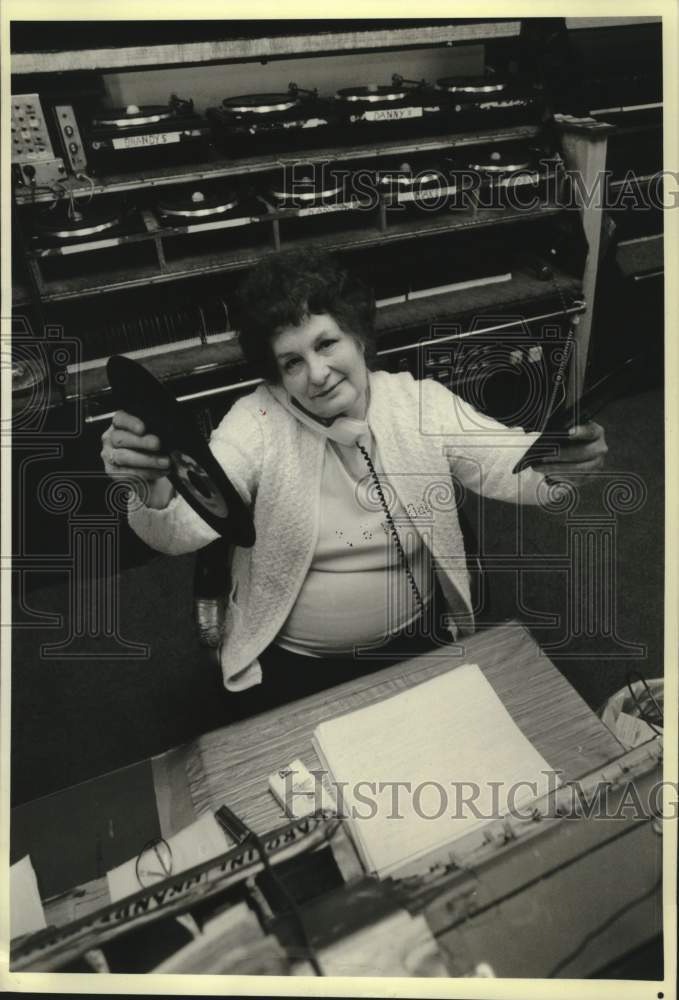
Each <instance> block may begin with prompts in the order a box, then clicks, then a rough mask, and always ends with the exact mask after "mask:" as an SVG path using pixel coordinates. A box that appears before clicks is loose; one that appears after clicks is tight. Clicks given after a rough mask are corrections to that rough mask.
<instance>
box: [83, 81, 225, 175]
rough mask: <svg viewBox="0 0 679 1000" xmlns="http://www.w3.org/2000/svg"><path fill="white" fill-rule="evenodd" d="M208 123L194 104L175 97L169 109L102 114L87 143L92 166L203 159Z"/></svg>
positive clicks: (144, 108) (131, 109) (132, 106)
mask: <svg viewBox="0 0 679 1000" xmlns="http://www.w3.org/2000/svg"><path fill="white" fill-rule="evenodd" d="M208 135H209V128H208V126H207V123H206V122H205V121H204V120H203V119H202V118H201V117H200V115H198V114H196V113H195V112H194V110H193V101H186V100H182V99H181V98H179V97H176V96H175V95H174V94H173V95H172V97H171V98H170V101H169V103H168V104H166V105H150V106H148V105H147V106H139V105H136V104H130V105H128V106H127V107H125V108H110V109H103V110H101V111H99V112H98V113H97V114H96V115H95V116H94V117H93V119H92V121H91V124H90V127H89V129H88V130H87V131H86V133H85V137H84V141H85V145H86V147H87V150H88V152H89V154H90V156H91V161H92V163H93V164H95V165H96V166H99V167H105V168H106V169H111V170H115V169H119V168H120V169H122V168H124V167H125V166H127V167H129V166H133V165H137V166H138V165H140V164H144V165H151V164H153V163H156V164H158V163H167V162H168V160H171V161H172V162H177V161H186V160H187V159H188V160H191V159H200V158H201V156H202V155H204V153H205V149H206V145H207V143H206V138H207V136H208Z"/></svg>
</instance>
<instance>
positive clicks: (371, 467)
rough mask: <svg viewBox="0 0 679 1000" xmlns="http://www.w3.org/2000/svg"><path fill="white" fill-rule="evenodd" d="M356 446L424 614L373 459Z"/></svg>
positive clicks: (361, 446) (421, 601)
mask: <svg viewBox="0 0 679 1000" xmlns="http://www.w3.org/2000/svg"><path fill="white" fill-rule="evenodd" d="M356 447H357V448H358V450H359V451H360V452H361V454H362V455H363V458H364V459H365V461H366V463H367V466H368V469H369V470H370V475H371V477H372V480H373V483H374V484H375V489H376V490H377V495H378V497H379V499H380V503H381V505H382V508H383V510H384V513H385V515H386V518H387V524H388V525H389V530H390V531H391V534H392V537H393V539H394V542H395V543H396V549H397V551H398V554H399V558H400V560H401V564H402V566H403V569H404V570H405V573H406V576H407V577H408V582H409V583H410V586H411V588H412V591H413V594H414V595H415V600H416V601H417V604H418V606H419V608H420V612H421V614H422V615H423V616H424V615H425V613H426V607H425V603H424V601H423V599H422V594H421V593H420V589H419V587H418V586H417V583H416V582H415V577H414V576H413V573H412V570H411V568H410V563H409V562H408V557H407V555H406V553H405V549H404V548H403V544H402V542H401V539H400V537H399V534H398V531H397V530H396V525H395V524H394V519H393V517H392V516H391V511H390V510H389V505H388V503H387V501H386V498H385V496H384V491H383V489H382V484H381V483H380V480H379V477H378V475H377V470H376V469H375V466H374V464H373V460H372V459H371V457H370V455H369V453H368V450H367V448H365V447H364V446H363V445H362V444H359V443H358V442H357V444H356Z"/></svg>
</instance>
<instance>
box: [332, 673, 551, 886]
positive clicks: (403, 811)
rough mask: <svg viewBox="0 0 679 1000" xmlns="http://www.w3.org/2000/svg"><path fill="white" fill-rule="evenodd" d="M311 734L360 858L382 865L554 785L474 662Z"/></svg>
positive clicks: (387, 869)
mask: <svg viewBox="0 0 679 1000" xmlns="http://www.w3.org/2000/svg"><path fill="white" fill-rule="evenodd" d="M314 744H315V746H316V750H317V752H318V754H319V757H320V759H321V761H322V762H323V764H324V766H325V767H326V768H327V770H328V772H329V774H330V775H331V781H332V780H334V782H335V787H336V794H337V798H338V806H339V811H340V814H342V815H344V816H345V817H346V818H347V819H348V823H349V829H350V831H351V834H352V836H353V838H354V841H355V843H356V846H357V849H358V851H359V854H360V855H361V858H362V860H363V863H364V865H365V867H366V869H367V870H368V871H371V872H376V873H377V874H379V875H387V874H389V873H391V872H393V871H394V870H395V869H396V868H398V867H399V866H401V865H403V864H405V863H406V862H410V861H414V860H415V859H417V858H418V857H421V856H423V855H424V854H427V853H428V852H429V851H432V850H435V849H437V848H440V847H442V846H444V845H447V844H450V843H453V842H454V841H455V840H457V839H458V838H459V837H461V836H463V835H466V834H467V833H469V832H470V831H472V830H474V829H477V828H478V827H480V826H482V825H483V824H484V823H486V822H488V821H489V820H492V819H497V818H499V817H501V816H503V815H506V814H507V813H508V812H515V811H516V812H518V811H519V810H521V809H522V808H523V809H524V810H525V805H526V802H527V801H531V800H533V799H535V798H537V797H538V796H540V795H543V794H545V793H546V792H547V791H548V790H549V789H550V787H553V785H554V775H553V773H552V772H551V771H550V768H549V765H548V763H547V762H546V761H545V760H544V758H543V757H542V756H541V755H540V754H539V753H538V751H537V750H536V749H535V748H534V747H533V745H532V744H531V743H530V742H529V740H528V739H527V738H526V737H525V736H524V735H523V733H522V732H521V730H520V729H519V728H518V726H517V725H516V723H515V722H514V720H513V719H512V718H511V716H510V715H509V713H508V712H507V709H506V708H505V707H504V705H503V704H502V702H501V700H500V699H499V697H498V696H497V694H496V693H495V691H494V690H493V688H492V686H491V684H490V683H489V682H488V681H487V680H486V678H485V677H484V675H483V673H482V672H481V670H480V669H479V668H478V666H476V665H475V664H465V665H463V666H460V667H457V668H456V669H454V670H451V671H450V672H448V673H446V674H443V675H441V676H439V677H435V678H433V679H432V680H430V681H426V682H425V683H423V684H419V685H417V686H416V687H414V688H411V689H410V690H408V691H404V692H402V693H401V694H398V695H395V696H394V697H392V698H388V699H387V700H385V701H383V702H380V703H379V704H376V705H370V706H368V707H366V708H362V709H359V710H358V711H355V712H350V713H349V714H348V715H344V716H341V717H340V718H337V719H332V720H331V721H329V722H324V723H321V725H319V726H318V727H317V729H316V731H315V734H314ZM550 776H551V783H550Z"/></svg>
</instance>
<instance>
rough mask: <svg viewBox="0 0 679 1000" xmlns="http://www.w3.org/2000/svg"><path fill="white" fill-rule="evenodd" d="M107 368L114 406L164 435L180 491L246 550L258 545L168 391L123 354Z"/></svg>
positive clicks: (244, 512)
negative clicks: (255, 543)
mask: <svg viewBox="0 0 679 1000" xmlns="http://www.w3.org/2000/svg"><path fill="white" fill-rule="evenodd" d="M106 371H107V374H108V379H109V383H110V386H111V390H112V392H113V399H114V403H115V406H116V407H117V408H118V409H121V410H125V411H126V412H127V413H131V414H134V416H136V417H139V419H140V420H142V421H143V423H144V426H145V427H146V430H147V432H149V433H151V434H156V435H157V436H158V437H159V438H160V440H161V444H162V448H163V451H164V452H165V453H166V454H167V455H168V456H169V458H170V463H171V465H170V471H169V472H168V478H169V479H170V481H171V482H172V484H173V486H174V487H175V489H176V490H177V492H178V493H180V494H181V496H183V497H184V499H185V500H186V502H187V503H188V504H190V506H191V507H193V509H194V510H195V511H196V512H197V513H198V514H199V515H200V516H201V517H202V518H203V520H204V521H205V522H206V523H207V524H209V525H210V527H211V528H214V530H215V531H217V532H219V534H220V535H224V536H225V537H227V538H228V539H229V540H230V541H232V542H233V543H234V544H235V545H242V546H243V547H244V548H250V547H251V546H252V545H254V542H255V526H254V523H253V521H252V516H251V514H250V511H249V510H248V508H247V507H246V505H245V503H244V502H243V500H242V499H241V496H240V494H239V493H238V491H237V490H236V489H235V488H234V486H233V485H232V484H231V483H230V482H229V480H228V478H227V476H226V474H225V473H224V470H223V469H222V468H221V466H220V465H219V463H218V462H217V460H216V459H215V457H214V455H213V454H212V452H211V451H210V448H209V446H208V444H207V441H205V439H204V438H203V436H202V435H201V433H200V432H199V431H198V429H197V428H196V427H195V425H194V424H193V422H192V421H191V420H190V419H189V418H188V416H187V415H186V414H185V413H184V411H183V410H182V409H181V407H180V405H179V403H178V402H177V400H176V399H175V397H174V396H173V395H172V393H171V392H170V391H169V389H167V388H166V387H165V386H164V385H162V383H160V382H159V381H158V380H157V379H156V378H155V376H153V375H152V374H151V373H150V372H149V371H148V370H147V369H146V368H144V367H143V365H140V364H138V363H137V362H136V361H132V360H131V359H130V358H126V357H124V356H122V355H114V356H113V357H112V358H109V361H108V364H107V366H106Z"/></svg>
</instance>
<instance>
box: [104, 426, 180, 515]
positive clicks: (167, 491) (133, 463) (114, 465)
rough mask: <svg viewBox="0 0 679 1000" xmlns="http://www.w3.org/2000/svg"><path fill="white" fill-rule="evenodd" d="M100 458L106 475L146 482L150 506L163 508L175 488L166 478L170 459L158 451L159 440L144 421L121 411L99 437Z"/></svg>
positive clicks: (146, 499) (159, 446) (146, 497)
mask: <svg viewBox="0 0 679 1000" xmlns="http://www.w3.org/2000/svg"><path fill="white" fill-rule="evenodd" d="M101 444H102V447H101V458H102V461H103V463H104V469H105V470H106V473H107V475H109V476H111V478H112V479H122V478H126V479H129V478H134V479H138V480H143V481H144V482H145V483H148V484H149V485H148V490H147V491H146V492H147V496H145V497H144V500H145V502H146V504H147V505H148V506H150V507H165V506H167V504H168V502H169V500H170V499H171V497H172V495H173V493H174V488H173V486H172V484H171V483H170V481H169V480H167V479H165V476H166V475H167V472H168V470H169V468H170V459H169V457H168V456H167V455H165V454H163V453H162V452H161V444H160V439H159V438H158V437H156V435H155V434H147V433H146V428H145V427H144V424H143V423H142V421H141V420H140V419H139V418H138V417H133V416H132V415H131V414H130V413H125V411H124V410H118V411H117V412H116V413H114V414H113V422H112V423H111V426H110V427H109V428H108V430H106V431H104V433H103V434H102V436H101Z"/></svg>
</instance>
